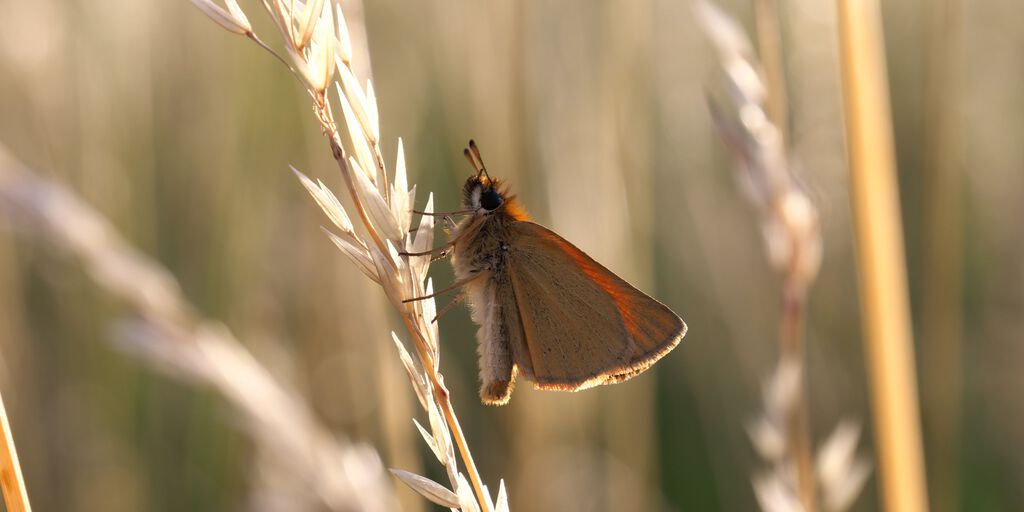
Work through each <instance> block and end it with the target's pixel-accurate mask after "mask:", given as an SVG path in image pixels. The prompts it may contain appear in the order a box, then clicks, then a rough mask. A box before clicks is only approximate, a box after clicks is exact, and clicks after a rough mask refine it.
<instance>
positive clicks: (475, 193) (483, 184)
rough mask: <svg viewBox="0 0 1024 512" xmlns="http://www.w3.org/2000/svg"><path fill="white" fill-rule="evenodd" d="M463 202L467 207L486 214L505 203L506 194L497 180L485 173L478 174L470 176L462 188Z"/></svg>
mask: <svg viewBox="0 0 1024 512" xmlns="http://www.w3.org/2000/svg"><path fill="white" fill-rule="evenodd" d="M462 203H463V206H465V207H466V208H467V209H471V210H473V211H475V212H479V213H485V214H486V213H490V212H493V211H494V210H497V209H498V208H500V207H501V205H502V204H504V203H505V194H503V193H502V191H501V190H499V188H498V182H497V181H495V180H492V179H491V178H490V177H488V176H487V175H485V174H476V175H473V176H470V177H469V178H468V179H467V180H466V185H465V186H464V187H463V188H462Z"/></svg>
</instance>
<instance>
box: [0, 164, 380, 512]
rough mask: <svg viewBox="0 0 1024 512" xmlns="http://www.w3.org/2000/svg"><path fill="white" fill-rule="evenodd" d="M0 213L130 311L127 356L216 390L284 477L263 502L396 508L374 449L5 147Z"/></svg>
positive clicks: (271, 468)
mask: <svg viewBox="0 0 1024 512" xmlns="http://www.w3.org/2000/svg"><path fill="white" fill-rule="evenodd" d="M0 212H3V213H7V214H9V215H10V216H11V217H12V218H13V219H14V220H16V221H20V223H21V224H25V225H26V227H27V228H28V229H26V230H25V231H26V232H28V233H32V234H34V235H37V236H39V237H40V238H42V239H44V240H46V241H48V242H51V243H53V244H55V245H56V246H58V247H59V248H60V249H62V250H63V251H64V252H66V253H68V254H69V255H71V256H73V257H75V258H77V259H79V260H80V261H81V262H82V264H83V266H84V267H85V269H86V271H87V272H88V273H89V275H90V276H91V277H92V278H93V280H94V281H95V282H96V283H97V284H99V285H100V286H101V287H103V288H104V289H105V290H107V291H108V292H110V293H111V294H113V295H115V296H117V297H118V298H120V299H121V300H123V301H124V302H125V303H127V304H128V305H129V306H130V307H132V308H133V310H134V311H135V315H136V316H135V318H132V319H129V320H125V321H122V322H120V323H119V325H118V329H117V333H118V340H119V346H120V347H121V348H123V349H125V350H127V351H129V352H131V353H134V354H136V355H138V356H140V357H142V358H143V359H144V360H146V361H148V362H149V363H151V364H152V365H154V366H155V367H158V368H160V369H162V370H164V371H166V372H168V373H170V374H172V375H174V376H177V377H185V378H188V379H190V380H192V381H193V382H196V383H199V384H203V385H206V386H208V387H210V388H211V389H213V390H214V391H216V392H217V393H219V394H221V395H222V396H223V397H224V398H225V399H226V400H227V401H228V402H229V403H230V404H231V405H232V406H233V407H234V408H235V410H236V411H237V412H238V413H239V415H240V416H241V417H242V419H243V420H244V421H243V422H242V425H244V426H245V428H246V430H248V432H249V434H250V435H251V436H252V438H253V440H254V441H255V445H256V447H257V448H258V449H259V451H260V452H261V457H260V459H259V460H260V461H261V462H262V463H263V464H264V466H263V467H261V468H259V469H260V471H259V473H267V472H269V473H271V474H276V475H287V481H284V480H278V481H275V482H272V483H271V485H273V486H275V487H274V489H270V490H268V489H263V490H261V491H262V492H264V495H265V496H266V495H268V494H269V491H274V492H277V493H287V494H288V495H289V497H291V498H292V501H291V503H292V505H291V507H290V508H291V509H292V510H301V509H322V508H324V507H326V508H327V509H329V510H353V509H354V510H369V511H375V510H376V511H386V510H393V509H394V508H395V507H396V506H397V502H396V501H395V500H394V497H393V496H392V492H391V486H390V485H389V483H388V482H387V480H386V479H385V478H384V472H383V468H382V467H381V463H380V460H379V458H378V456H377V454H376V452H375V451H374V450H372V449H370V448H368V447H360V446H354V445H351V444H349V443H347V442H345V441H344V440H342V439H337V438H336V437H335V436H334V435H333V434H331V433H330V432H329V431H328V430H327V429H326V428H324V427H323V426H322V425H320V424H319V423H318V422H317V421H316V419H315V416H314V414H313V412H312V411H311V410H310V409H309V407H308V406H307V405H306V403H305V402H304V401H303V400H302V399H301V398H300V395H299V394H298V392H296V391H295V390H293V389H291V388H289V387H287V386H285V385H284V384H283V383H281V382H279V381H277V380H275V379H274V378H273V376H271V375H270V373H269V372H268V371H267V370H266V369H265V368H264V367H263V366H262V365H260V363H259V362H258V361H257V360H256V359H255V358H254V357H253V356H252V354H250V353H249V352H248V351H247V350H246V349H245V348H244V346H243V345H242V344H241V343H239V342H238V341H237V340H236V339H235V338H234V337H233V336H232V334H231V333H230V332H229V331H228V330H227V328H226V327H224V326H223V325H221V324H220V323H219V322H216V321H213V320H210V319H206V318H203V317H201V316H200V315H198V314H197V313H196V312H195V308H194V307H193V306H192V305H191V304H189V303H188V302H187V301H186V299H185V298H184V297H183V296H182V293H181V289H180V287H179V286H178V283H177V281H175V280H174V278H173V277H172V276H171V275H170V273H169V272H167V270H166V269H164V268H163V267H161V266H160V265H159V264H158V263H156V262H155V261H153V260H151V259H149V258H148V257H146V256H145V255H143V254H142V253H140V252H139V251H138V250H136V249H135V248H134V247H132V246H131V245H130V244H129V243H128V242H127V241H126V240H125V239H124V238H123V237H122V236H121V235H120V234H119V233H118V232H117V231H116V230H115V229H114V228H113V226H111V225H110V223H109V222H108V221H107V220H106V219H105V218H103V217H102V216H101V215H100V214H99V213H98V212H96V211H95V210H94V209H93V208H91V207H90V206H88V205H87V204H85V203H84V202H82V201H81V200H79V199H78V198H77V197H75V195H74V194H73V193H71V192H70V191H68V190H66V189H65V188H63V187H61V186H60V185H58V184H56V183H53V182H50V181H47V180H45V179H42V178H39V177H37V176H35V175H34V174H33V173H31V172H30V171H29V170H28V169H25V168H23V167H22V166H20V165H18V164H16V163H14V162H13V161H10V160H9V159H7V157H6V155H5V153H4V152H3V149H2V148H0ZM300 498H301V499H304V500H306V501H308V502H309V503H308V504H307V505H308V506H306V507H304V506H302V503H301V502H300V501H299V499H300Z"/></svg>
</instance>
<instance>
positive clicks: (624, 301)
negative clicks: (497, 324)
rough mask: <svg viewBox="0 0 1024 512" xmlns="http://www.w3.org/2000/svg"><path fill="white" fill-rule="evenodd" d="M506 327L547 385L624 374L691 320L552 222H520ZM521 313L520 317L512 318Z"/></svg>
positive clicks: (670, 344)
mask: <svg viewBox="0 0 1024 512" xmlns="http://www.w3.org/2000/svg"><path fill="white" fill-rule="evenodd" d="M512 229H513V235H514V238H513V242H512V243H511V244H509V245H510V247H511V253H510V254H509V258H508V268H507V272H508V282H509V283H510V284H511V286H512V290H513V293H514V296H515V304H516V305H517V311H516V314H515V315H508V317H507V319H506V321H507V323H506V329H508V330H509V331H514V332H515V335H514V336H512V339H510V341H511V342H512V343H511V345H512V346H511V349H512V355H513V358H514V359H515V363H516V365H517V367H518V369H519V371H520V372H521V373H522V374H523V375H524V376H525V377H527V378H529V379H531V380H534V381H535V382H536V384H537V387H539V388H542V389H559V390H568V391H575V390H579V389H585V388H588V387H592V386H596V385H600V384H608V383H614V382H621V381H623V380H626V379H629V378H631V377H633V376H634V375H637V374H639V373H641V372H643V371H644V370H645V369H647V368H648V367H649V366H650V365H651V364H653V363H654V362H655V361H657V360H658V359H660V358H661V357H662V356H664V355H665V354H667V353H668V352H669V351H670V350H672V349H673V348H674V347H675V346H676V345H677V344H678V343H679V340H680V339H681V338H682V337H683V335H684V334H685V332H686V324H684V323H683V321H682V320H681V319H680V318H679V317H678V316H677V315H676V314H675V313H673V312H672V311H671V310H670V309H668V308H667V307H666V306H665V305H663V304H661V303H660V302H658V301H656V300H654V299H652V298H651V297H649V296H647V295H646V294H644V293H643V292H641V291H639V290H637V289H636V288H634V287H633V286H632V285H630V284H629V283H627V282H626V281H624V280H623V279H621V278H619V277H618V276H616V275H615V274H613V273H612V272H611V271H609V270H608V269H606V268H604V267H603V266H602V265H601V264H599V263H597V262H596V261H594V260H593V259H592V258H590V257H589V256H587V255H586V254H585V253H584V252H583V251H581V250H579V249H578V248H576V247H575V246H574V245H572V244H571V243H569V242H568V241H566V240H565V239H563V238H562V237H560V236H558V235H557V234H555V233H554V232H552V231H551V230H548V229H547V228H544V227H542V226H540V225H538V224H534V223H532V222H526V221H522V222H516V223H515V225H514V226H513V228H512ZM515 320H518V323H519V325H515V324H513V323H512V322H513V321H515Z"/></svg>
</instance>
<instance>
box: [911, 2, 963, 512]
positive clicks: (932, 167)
mask: <svg viewBox="0 0 1024 512" xmlns="http://www.w3.org/2000/svg"><path fill="white" fill-rule="evenodd" d="M929 15H930V17H931V19H930V23H929V32H930V33H929V38H928V39H929V47H928V51H929V54H930V55H929V59H928V62H929V65H928V68H929V69H928V83H927V84H926V93H925V94H926V95H925V101H926V103H925V104H926V105H927V108H926V109H925V126H924V129H925V148H924V150H925V154H924V163H925V165H924V169H925V173H924V186H923V189H924V196H925V197H924V205H925V206H924V208H925V210H924V216H923V218H924V223H925V225H924V226H923V228H924V251H923V253H924V256H923V261H921V268H922V274H923V275H922V280H921V282H922V284H921V290H920V292H921V318H920V324H919V325H920V328H921V331H920V332H921V339H923V340H927V343H928V350H926V351H925V352H924V353H923V354H921V385H922V393H923V394H922V400H923V401H924V408H923V409H922V413H923V414H924V420H925V425H927V426H928V429H927V430H926V431H925V432H924V434H925V439H926V443H925V445H926V446H927V447H928V450H929V452H928V453H929V457H930V459H929V474H928V478H929V487H930V491H931V498H932V500H931V501H932V503H933V504H934V506H935V509H936V510H938V511H944V510H949V511H951V510H957V509H959V485H958V483H959V482H958V481H959V474H958V470H959V467H960V463H959V459H960V443H959V438H960V417H961V411H962V399H963V389H962V388H963V381H964V377H963V367H962V354H963V287H964V283H963V272H962V270H961V268H962V266H963V252H964V251H963V237H964V223H963V199H962V193H961V190H962V187H961V180H963V174H962V172H961V167H960V165H961V155H962V146H961V144H962V143H961V138H960V136H959V133H958V130H960V128H961V126H962V123H961V119H960V116H959V108H960V101H959V96H960V84H959V77H960V76H961V73H960V71H961V66H962V62H963V61H962V53H961V48H962V41H963V39H962V36H963V32H962V29H961V23H962V22H961V6H960V2H959V1H958V0H944V1H940V2H936V3H935V5H934V6H933V8H932V9H929Z"/></svg>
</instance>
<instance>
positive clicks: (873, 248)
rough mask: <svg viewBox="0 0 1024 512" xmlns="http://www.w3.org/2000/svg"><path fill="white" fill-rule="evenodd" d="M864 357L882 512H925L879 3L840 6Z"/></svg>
mask: <svg viewBox="0 0 1024 512" xmlns="http://www.w3.org/2000/svg"><path fill="white" fill-rule="evenodd" d="M838 18H839V42H840V56H841V64H842V70H843V89H844V96H845V103H846V123H847V139H848V145H849V152H850V180H851V187H850V193H851V204H852V207H853V216H854V219H855V225H856V235H857V242H858V243H857V255H858V266H859V271H860V272H859V274H860V288H861V293H860V297H861V308H862V310H863V317H864V324H865V325H864V331H865V334H866V336H867V339H866V343H865V350H866V353H867V359H868V368H869V377H870V381H871V399H872V400H871V403H872V407H873V410H874V424H875V435H876V436H877V439H878V442H877V455H878V461H879V471H880V476H881V485H882V498H883V505H884V509H885V510H898V511H901V512H916V511H923V510H927V508H928V504H927V503H928V499H927V495H926V493H925V480H924V462H923V458H924V457H923V449H922V446H921V427H920V425H921V423H920V414H919V410H918V398H917V379H916V370H915V366H914V347H913V338H912V334H911V326H910V304H909V299H908V293H907V277H906V263H905V257H904V250H903V228H902V222H901V220H900V208H899V189H898V184H897V181H896V163H895V158H894V149H893V135H892V125H891V120H890V108H889V97H888V92H889V88H888V79H887V77H886V70H885V56H884V52H883V49H884V47H883V42H882V29H881V15H880V12H879V4H878V2H877V0H838Z"/></svg>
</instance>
